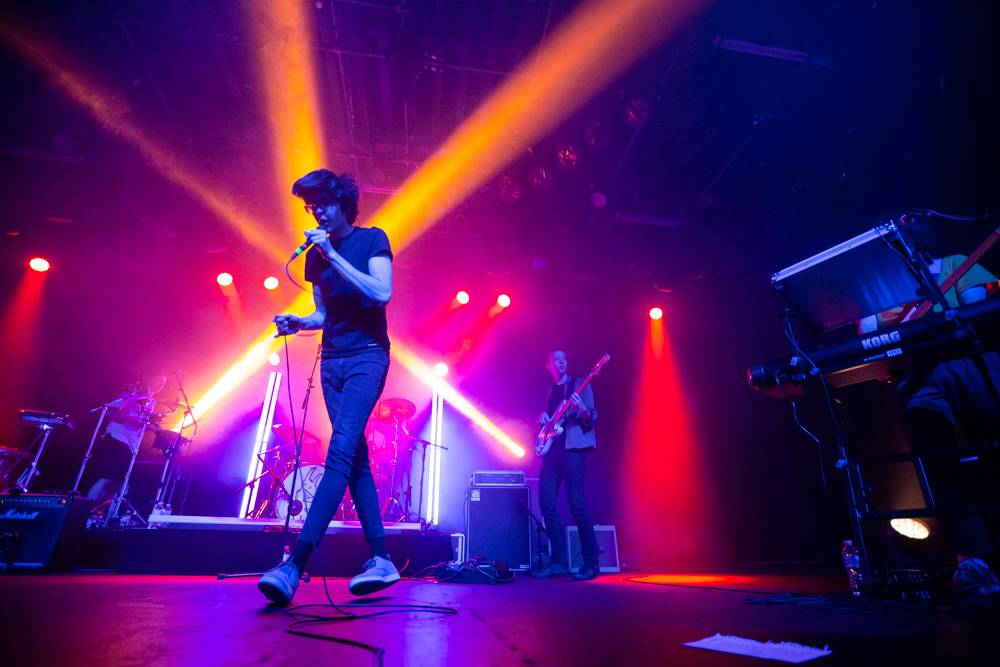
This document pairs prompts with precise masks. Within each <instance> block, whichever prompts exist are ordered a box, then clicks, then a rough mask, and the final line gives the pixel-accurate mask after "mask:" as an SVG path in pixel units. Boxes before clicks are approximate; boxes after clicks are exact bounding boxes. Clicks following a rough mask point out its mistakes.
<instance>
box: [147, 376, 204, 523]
mask: <svg viewBox="0 0 1000 667" xmlns="http://www.w3.org/2000/svg"><path fill="white" fill-rule="evenodd" d="M173 375H174V379H176V380H177V387H178V388H179V389H180V392H181V397H182V398H183V399H184V400H183V403H181V406H183V408H184V412H183V413H182V414H183V417H182V418H181V425H180V427H179V428H178V429H177V435H176V436H174V444H173V445H171V447H170V448H169V449H165V450H164V451H163V456H164V457H165V461H164V462H163V472H162V473H161V474H160V483H159V484H157V486H156V494H155V495H154V496H153V511H152V514H170V513H171V512H172V511H173V508H172V507H171V506H170V503H169V502H167V499H168V497H169V496H168V494H167V489H168V488H169V487H170V479H171V476H172V475H173V473H174V460H175V459H176V457H177V455H179V454H180V453H181V447H183V446H184V435H183V434H184V429H186V428H187V427H188V426H193V427H194V433H193V434H192V435H191V438H194V436H195V435H197V434H198V420H197V419H195V416H194V410H193V409H192V407H191V403H190V402H189V401H188V397H187V392H186V391H184V384H183V383H182V382H181V376H180V371H174V373H173ZM188 417H190V418H191V423H190V424H188V423H187V420H188ZM190 443H191V440H190V439H189V440H188V444H190Z"/></svg>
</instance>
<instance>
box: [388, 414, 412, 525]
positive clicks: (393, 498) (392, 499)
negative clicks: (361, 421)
mask: <svg viewBox="0 0 1000 667" xmlns="http://www.w3.org/2000/svg"><path fill="white" fill-rule="evenodd" d="M399 430H400V429H399V416H398V415H393V417H392V462H391V463H390V465H391V467H390V469H389V494H388V496H389V497H388V498H386V499H385V502H384V503H383V504H382V512H381V514H382V518H383V519H385V520H386V521H391V519H389V518H388V517H387V516H386V513H387V512H388V511H389V508H390V507H393V506H395V508H396V510H398V512H399V516H400V518H404V519H405V518H406V512H405V511H404V510H403V505H402V504H401V503H400V502H399V498H398V496H397V495H396V493H395V491H396V465H397V463H398V461H399ZM403 433H404V434H405V435H406V436H409V433H407V432H406V427H405V425H404V426H403Z"/></svg>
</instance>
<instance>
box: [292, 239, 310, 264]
mask: <svg viewBox="0 0 1000 667" xmlns="http://www.w3.org/2000/svg"><path fill="white" fill-rule="evenodd" d="M311 247H312V242H311V241H306V242H305V243H303V244H302V245H300V246H299V247H298V248H296V249H295V252H293V253H292V256H291V257H289V258H288V261H289V262H290V261H292V260H293V259H295V258H296V257H298V256H299V255H301V254H302V253H304V252H305V251H306V250H309V248H311Z"/></svg>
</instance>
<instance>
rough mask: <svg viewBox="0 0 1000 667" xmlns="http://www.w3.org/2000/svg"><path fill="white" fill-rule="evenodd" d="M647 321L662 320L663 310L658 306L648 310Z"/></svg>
mask: <svg viewBox="0 0 1000 667" xmlns="http://www.w3.org/2000/svg"><path fill="white" fill-rule="evenodd" d="M649 319H651V320H662V319H663V309H662V308H660V307H659V306H654V307H652V308H650V309H649Z"/></svg>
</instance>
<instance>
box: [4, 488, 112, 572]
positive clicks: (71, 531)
mask: <svg viewBox="0 0 1000 667" xmlns="http://www.w3.org/2000/svg"><path fill="white" fill-rule="evenodd" d="M92 505H93V503H92V502H91V501H89V500H87V499H86V498H82V497H79V496H72V495H69V494H40V493H26V494H21V495H2V496H0V570H5V569H8V568H27V569H42V568H47V567H60V566H67V565H70V564H71V557H72V556H73V555H74V554H75V553H76V546H77V543H78V541H79V538H80V532H81V531H82V530H83V524H84V521H85V520H86V518H87V513H88V511H89V510H90V508H91V506H92Z"/></svg>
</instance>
